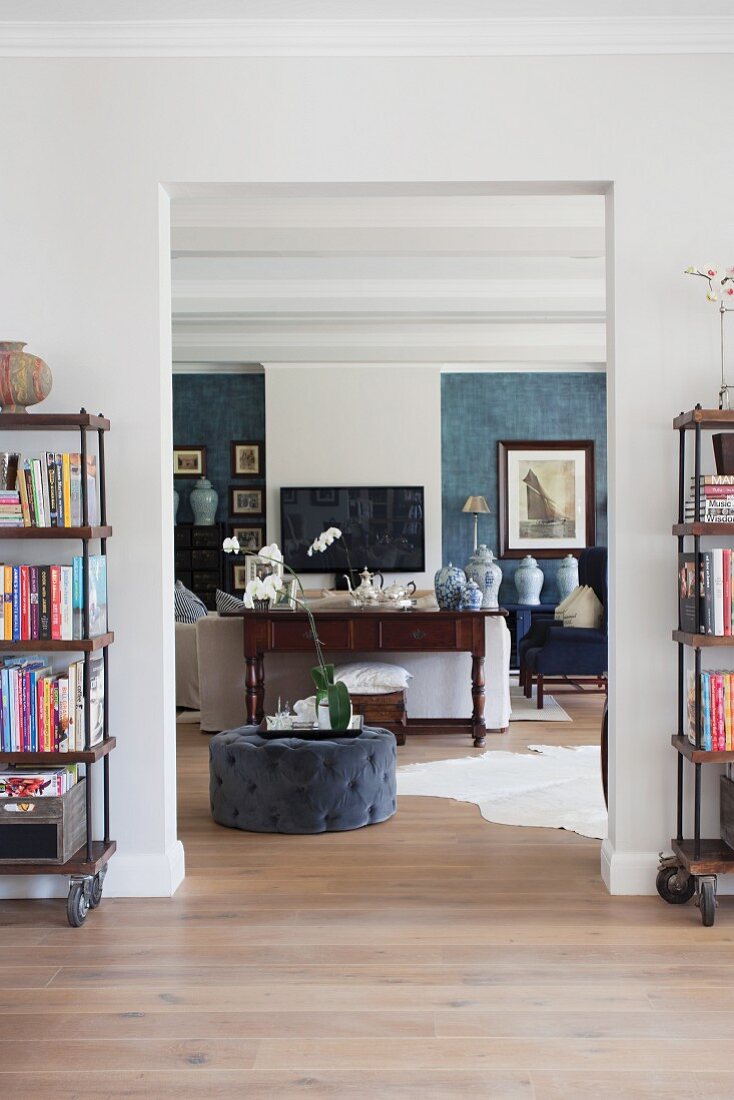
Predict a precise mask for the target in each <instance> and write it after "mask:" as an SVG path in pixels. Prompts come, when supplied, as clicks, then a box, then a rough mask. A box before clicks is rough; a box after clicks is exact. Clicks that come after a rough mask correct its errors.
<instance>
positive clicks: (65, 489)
mask: <svg viewBox="0 0 734 1100" xmlns="http://www.w3.org/2000/svg"><path fill="white" fill-rule="evenodd" d="M61 485H62V510H63V514H64V527H73V526H74V524H73V522H72V512H71V455H69V454H62V456H61Z"/></svg>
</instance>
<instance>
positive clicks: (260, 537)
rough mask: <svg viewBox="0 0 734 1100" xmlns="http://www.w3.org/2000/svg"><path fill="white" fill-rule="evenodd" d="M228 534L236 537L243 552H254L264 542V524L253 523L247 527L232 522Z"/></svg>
mask: <svg viewBox="0 0 734 1100" xmlns="http://www.w3.org/2000/svg"><path fill="white" fill-rule="evenodd" d="M230 536H231V537H232V538H234V539H237V541H238V542H239V544H240V551H241V552H242V553H243V554H256V553H257V552H258V550H259V549H260V547H261V546H262V545H263V543H264V542H265V524H264V523H253V524H252V525H251V526H249V527H240V526H238V525H236V524H233V525H232V528H231V529H230Z"/></svg>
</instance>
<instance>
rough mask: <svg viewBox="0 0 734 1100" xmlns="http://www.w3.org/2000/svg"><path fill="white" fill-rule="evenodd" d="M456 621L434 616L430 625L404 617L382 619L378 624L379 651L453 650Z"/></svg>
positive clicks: (407, 616) (408, 616)
mask: <svg viewBox="0 0 734 1100" xmlns="http://www.w3.org/2000/svg"><path fill="white" fill-rule="evenodd" d="M456 631H457V621H456V619H441V618H439V617H438V616H436V618H435V620H434V619H431V622H430V623H427V622H425V621H421V622H416V621H415V620H413V621H411V618H410V614H407V615H405V617H401V618H396V619H395V620H394V621H393V620H391V619H383V621H382V622H381V623H380V635H381V637H380V648H381V649H406V650H409V649H417V650H420V649H454V648H455V647H456Z"/></svg>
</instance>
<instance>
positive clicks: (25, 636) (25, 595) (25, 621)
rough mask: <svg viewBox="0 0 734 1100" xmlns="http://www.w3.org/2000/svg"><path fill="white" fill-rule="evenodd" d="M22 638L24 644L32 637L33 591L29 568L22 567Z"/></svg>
mask: <svg viewBox="0 0 734 1100" xmlns="http://www.w3.org/2000/svg"><path fill="white" fill-rule="evenodd" d="M20 637H21V640H22V641H24V642H28V641H30V637H31V591H30V576H29V573H28V566H27V565H21V567H20Z"/></svg>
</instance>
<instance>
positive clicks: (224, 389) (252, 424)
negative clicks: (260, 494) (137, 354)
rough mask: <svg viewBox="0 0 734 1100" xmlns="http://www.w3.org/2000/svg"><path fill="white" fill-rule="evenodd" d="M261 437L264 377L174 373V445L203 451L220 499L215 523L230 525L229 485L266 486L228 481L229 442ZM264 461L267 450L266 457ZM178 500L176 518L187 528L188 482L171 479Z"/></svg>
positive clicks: (190, 484)
mask: <svg viewBox="0 0 734 1100" xmlns="http://www.w3.org/2000/svg"><path fill="white" fill-rule="evenodd" d="M264 438H265V376H264V375H262V374H174V376H173V441H174V444H176V445H181V444H186V443H190V444H196V445H199V444H203V445H204V446H205V447H206V460H207V477H208V478H209V480H210V481H211V483H212V485H213V486H214V488H215V489H216V491H217V493H218V494H219V501H218V504H217V519H218V520H223V521H225V522H226V521H228V520H229V518H230V517H229V514H228V513H229V486H230V485H231V484H236V485H253V486H257V485H263V486H264V485H265V478H257V479H256V478H245V479H242V478H240V479H234V478H233V477H232V476H231V473H230V471H231V459H230V443H231V442H232V440H235V439H236V440H257V439H264ZM265 460H266V462H267V450H266V452H265ZM174 483H175V486H176V489H177V490H178V493H179V495H180V498H181V499H180V503H179V507H178V516H177V519H178V520H179V521H180V522H181V523H191V522H192V520H193V518H194V517H193V515H192V514H191V507H190V505H189V493H190V492H191V490H192V488H193V487H194V481H193V479H192V478H180V477H177V478H174Z"/></svg>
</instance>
